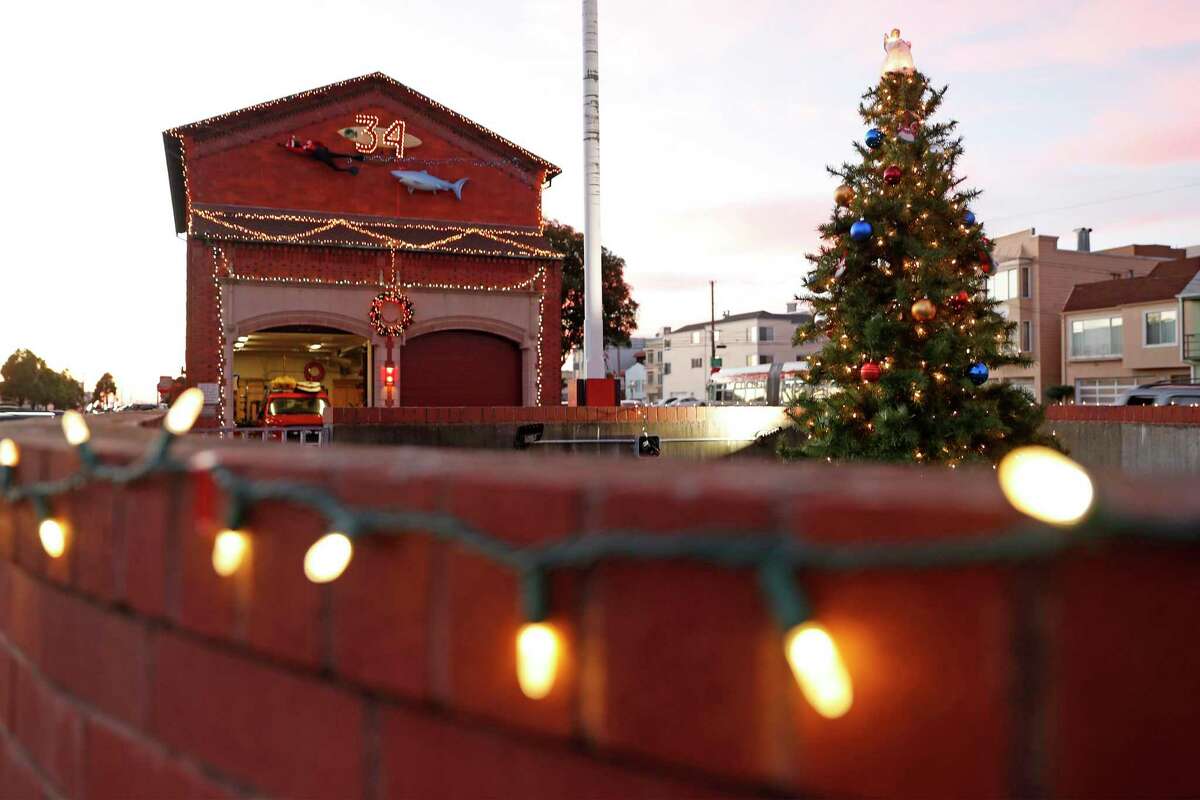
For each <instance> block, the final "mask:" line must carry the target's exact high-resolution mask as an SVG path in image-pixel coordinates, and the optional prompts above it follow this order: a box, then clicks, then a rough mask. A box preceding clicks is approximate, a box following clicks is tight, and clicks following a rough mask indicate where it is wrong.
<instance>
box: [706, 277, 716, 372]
mask: <svg viewBox="0 0 1200 800" xmlns="http://www.w3.org/2000/svg"><path fill="white" fill-rule="evenodd" d="M708 338H709V339H710V341H711V342H712V356H711V357H712V361H710V362H709V363H708V366H709V369H712V368H713V367H715V366H716V365H717V282H716V281H709V282H708Z"/></svg>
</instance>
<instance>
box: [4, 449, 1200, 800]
mask: <svg viewBox="0 0 1200 800" xmlns="http://www.w3.org/2000/svg"><path fill="white" fill-rule="evenodd" d="M10 431H11V432H12V433H16V435H17V437H18V439H19V441H20V442H21V444H22V446H23V460H22V464H21V467H20V469H19V479H20V480H22V481H24V480H32V479H36V478H39V477H53V476H56V475H60V474H62V473H64V472H65V471H68V470H70V469H72V468H73V466H74V455H73V454H72V453H70V452H68V451H67V449H66V446H65V445H63V444H60V442H61V439H60V438H59V437H58V436H57V435H54V434H52V433H49V432H47V433H45V434H42V433H40V432H39V431H38V430H37V427H36V426H22V427H21V428H19V429H18V428H10V429H7V430H6V433H9V432H10ZM10 435H11V434H10ZM145 435H147V434H144V433H142V432H138V431H125V430H122V431H111V432H105V431H103V430H98V431H97V432H96V436H95V440H94V441H95V445H96V448H97V450H98V451H99V452H100V453H101V455H102V456H104V457H105V458H108V459H128V458H130V457H131V456H132V455H133V454H134V453H135V452H136V451H137V450H138V449H139V448H140V445H141V443H143V442H144V439H141V438H139V437H143V436H145ZM185 444H186V447H184V448H182V449H183V450H188V449H190V450H193V451H195V450H198V449H201V448H204V447H206V446H208V443H205V442H202V441H190V442H187V443H185ZM218 449H219V452H220V454H221V456H222V458H223V459H224V460H225V462H226V463H227V464H229V465H230V466H231V467H233V468H235V469H238V470H244V471H246V472H248V473H253V474H255V475H257V476H259V477H272V476H274V477H284V476H286V477H290V478H302V479H304V480H308V481H312V482H313V483H314V484H321V485H325V486H329V487H331V488H332V489H334V490H335V491H337V492H338V493H340V494H341V495H342V496H343V497H345V498H347V499H350V500H353V501H355V502H359V503H366V504H379V505H388V506H393V507H403V508H412V509H427V510H431V509H433V510H444V511H451V512H454V513H456V514H460V515H462V516H463V517H465V518H467V519H468V520H470V521H471V522H473V523H474V524H475V525H477V526H479V527H481V528H484V529H486V530H488V531H490V532H492V533H494V534H496V535H499V536H503V537H505V538H508V539H510V540H512V541H518V542H533V541H539V540H544V539H547V538H552V537H559V536H563V535H568V534H570V533H573V532H578V531H585V530H589V529H599V528H605V527H623V526H637V527H642V528H649V529H659V530H663V531H668V530H676V529H683V530H692V531H697V532H700V531H703V530H705V529H709V528H711V527H712V526H720V527H725V528H728V527H734V528H740V529H752V528H753V529H759V530H775V531H789V532H792V533H793V534H795V535H803V536H806V537H811V538H812V539H816V540H822V541H843V542H849V541H862V540H868V539H870V540H884V541H888V540H901V539H905V540H911V539H922V540H934V539H938V538H940V537H945V536H948V535H953V534H959V533H964V532H967V533H970V532H977V533H979V534H984V533H987V532H989V531H993V530H996V529H997V528H1000V527H1003V526H1005V525H1008V524H1010V523H1012V522H1014V521H1015V517H1014V513H1013V512H1012V511H1011V510H1010V509H1009V508H1008V507H1007V506H1006V505H1005V504H1004V502H1003V500H1002V498H1001V497H1000V495H999V493H998V491H997V490H996V489H995V484H994V476H993V473H992V472H991V471H990V470H985V471H981V472H980V471H967V470H960V471H957V472H941V471H938V472H931V471H922V470H909V469H884V468H874V467H860V468H853V469H850V468H826V467H824V466H823V465H805V466H764V465H751V464H742V465H737V466H732V465H697V466H695V467H689V468H688V469H686V470H681V469H673V470H672V471H671V472H670V473H667V472H666V471H664V470H662V469H660V468H659V467H657V466H656V465H655V464H629V463H619V464H618V463H608V462H599V461H592V460H586V459H575V460H562V461H555V462H554V463H553V464H551V463H550V462H549V461H547V460H545V459H537V460H535V459H531V458H525V457H522V456H521V455H515V454H506V455H499V454H487V453H454V452H444V451H422V450H395V449H383V448H375V449H340V448H335V449H333V450H324V451H317V450H303V451H301V450H298V449H290V448H283V447H278V448H264V447H262V446H261V445H240V446H239V445H230V446H225V447H220V448H218ZM547 467H552V468H550V469H548V468H547ZM1101 491H1102V492H1103V493H1104V495H1105V496H1106V497H1107V498H1109V499H1110V501H1111V502H1112V503H1113V504H1115V505H1116V506H1118V507H1124V508H1137V509H1138V510H1140V511H1142V512H1159V513H1163V514H1179V513H1192V514H1196V513H1197V512H1200V498H1197V494H1196V492H1195V491H1194V482H1192V481H1187V480H1183V481H1170V480H1162V479H1160V480H1156V481H1154V482H1153V483H1145V484H1137V483H1135V482H1131V481H1128V482H1127V481H1116V482H1111V481H1108V482H1106V481H1102V482H1101ZM219 510H220V507H219V503H218V501H217V498H216V497H214V492H213V490H212V487H211V485H209V484H208V483H207V482H206V481H204V480H201V479H197V478H190V477H174V478H156V479H154V480H153V481H151V482H149V483H146V484H143V485H139V486H136V487H131V488H127V489H123V490H111V489H108V488H104V487H101V488H97V489H89V490H87V491H86V492H83V493H80V494H78V495H76V496H73V497H72V498H70V500H69V501H64V502H63V503H61V504H60V505H58V506H56V508H55V512H56V513H59V514H61V515H63V516H64V517H65V518H67V519H68V520H69V522H70V524H71V525H72V527H73V529H74V531H75V535H74V540H73V543H72V545H71V547H70V549H69V550H68V552H67V554H66V555H65V556H63V558H61V559H58V560H50V559H48V558H47V557H45V556H44V555H43V553H42V550H41V548H40V547H39V546H38V542H37V537H36V531H35V521H34V520H33V519H32V518H31V516H30V514H29V513H28V511H27V509H26V507H24V506H22V507H20V508H18V509H16V510H13V509H11V508H9V507H7V506H2V505H0V787H3V789H4V791H3V792H0V796H3V797H5V798H8V797H41V796H51V797H71V798H85V800H97V799H98V798H109V797H138V796H144V797H159V798H162V797H171V798H176V797H178V798H185V797H204V798H207V797H251V796H254V797H258V796H265V797H306V798H310V797H311V798H317V797H337V798H358V797H362V798H371V799H375V798H387V797H419V798H438V797H481V796H494V797H522V798H537V797H548V798H555V797H596V798H614V797H622V798H626V797H653V798H661V797H672V796H687V797H729V796H747V795H760V794H763V795H771V794H785V795H795V794H804V793H812V794H817V795H821V796H839V797H850V796H903V797H917V796H920V797H956V798H957V797H985V796H986V797H997V796H1030V795H1039V794H1044V795H1055V796H1076V797H1079V796H1110V797H1115V796H1122V797H1124V796H1139V797H1171V796H1174V797H1179V796H1190V795H1196V794H1198V793H1200V773H1198V772H1197V771H1196V770H1195V769H1194V752H1193V751H1194V747H1193V744H1192V743H1193V742H1194V733H1195V726H1196V720H1197V719H1198V718H1200V699H1198V698H1200V643H1198V642H1197V640H1196V638H1195V637H1194V636H1193V635H1192V632H1193V631H1194V628H1195V621H1194V613H1195V608H1196V607H1197V605H1198V604H1200V581H1197V580H1196V579H1195V576H1196V574H1197V567H1200V553H1197V552H1196V550H1195V549H1192V550H1186V551H1185V550H1180V549H1169V550H1166V549H1157V548H1153V547H1149V546H1145V545H1132V544H1130V545H1122V546H1097V547H1095V548H1093V549H1092V550H1090V551H1089V552H1087V553H1086V554H1080V555H1075V556H1072V557H1069V558H1067V559H1064V560H1061V561H1059V562H1055V563H1050V564H1045V565H1040V566H1029V567H1019V568H1001V567H994V568H974V569H956V570H939V571H932V572H924V573H916V572H908V573H897V572H873V573H871V572H868V573H860V574H851V575H811V576H807V577H805V578H804V580H805V585H806V587H807V589H808V591H809V594H810V595H811V599H812V601H813V603H814V605H815V608H816V610H817V615H818V616H819V618H820V619H821V621H822V622H823V623H824V624H825V625H826V626H827V627H828V628H829V630H830V631H831V633H832V634H833V636H834V637H835V638H836V639H837V640H838V642H839V644H840V646H841V648H842V651H843V654H844V657H845V658H846V661H847V666H848V668H849V670H850V672H851V673H852V675H853V677H854V681H855V705H854V707H853V708H852V709H851V711H850V712H849V714H848V715H847V716H845V717H843V718H841V719H839V720H833V721H830V720H825V719H822V718H820V717H818V716H817V715H816V714H815V713H814V712H813V711H812V710H811V709H810V708H809V707H808V706H807V705H806V704H805V702H804V701H803V699H802V698H801V697H800V695H799V692H798V691H797V689H796V687H795V685H794V683H793V682H792V680H791V677H790V674H789V672H788V669H787V666H786V664H785V662H784V660H783V658H782V654H781V648H780V642H779V635H778V633H777V631H776V630H775V629H774V627H773V624H772V622H771V621H770V620H769V619H768V617H767V614H766V612H765V610H764V608H763V607H762V603H761V600H760V598H759V594H758V591H757V588H756V585H755V580H754V577H753V576H751V575H749V574H743V573H736V572H725V571H721V570H717V569H714V568H711V567H704V566H697V565H691V564H683V563H679V564H667V565H663V564H659V565H645V564H632V563H629V564H626V563H620V564H617V563H614V564H606V565H604V566H602V567H598V568H596V569H593V570H589V571H586V572H580V573H574V574H564V575H561V576H560V577H558V578H556V579H555V581H554V582H553V592H552V598H551V605H552V612H553V621H554V622H555V623H556V624H557V625H559V626H560V628H561V630H562V631H563V632H564V634H565V637H566V640H567V643H568V653H569V657H568V658H567V659H566V663H565V664H564V666H563V668H562V669H561V670H560V675H559V679H558V681H557V683H556V685H555V688H554V690H553V691H552V692H551V694H550V696H549V697H548V698H546V699H545V700H543V701H540V702H534V701H530V700H527V699H525V698H524V696H523V695H521V693H520V691H519V690H518V687H517V683H516V679H515V677H514V670H513V636H514V632H515V629H516V626H517V625H518V623H519V620H518V618H517V614H516V587H515V584H514V582H513V580H512V578H511V576H509V575H508V574H507V573H505V572H502V571H500V570H499V569H497V568H496V567H494V566H492V565H490V564H489V563H487V562H484V561H482V560H480V559H478V558H475V557H473V556H470V555H467V554H465V553H463V552H461V551H459V550H456V549H454V548H450V547H446V546H443V545H438V544H434V543H431V542H429V541H428V540H424V539H416V540H404V541H396V540H368V541H364V542H362V543H361V544H360V545H359V546H357V547H356V551H355V556H354V561H353V562H352V563H351V565H350V568H349V569H348V570H347V572H346V574H345V575H344V576H343V577H342V578H341V579H340V580H338V581H337V582H336V583H334V584H331V585H328V586H324V587H319V586H316V585H314V584H311V583H308V582H307V581H306V580H305V579H304V577H303V575H302V572H301V560H302V557H303V553H304V550H305V548H306V547H307V546H308V544H309V543H311V541H312V540H313V539H314V538H315V537H316V536H317V535H319V534H320V533H321V532H322V530H323V529H324V523H323V522H322V521H321V520H319V519H316V518H314V517H313V516H312V515H311V514H308V513H306V512H301V511H298V510H296V509H294V508H289V507H284V506H280V505H273V506H271V507H262V508H260V509H258V510H257V511H256V512H255V514H254V515H253V517H252V518H251V519H250V520H249V523H248V526H247V527H248V528H249V529H250V530H251V531H252V532H253V536H254V540H253V542H254V543H253V548H254V549H253V555H252V560H251V563H250V564H249V565H248V568H247V569H244V570H243V572H241V573H239V574H238V575H237V576H236V577H235V578H233V579H220V578H218V577H217V576H216V575H215V574H214V573H213V571H212V568H211V565H210V548H211V543H212V538H213V535H214V533H215V530H216V527H217V523H216V522H215V520H214V516H215V515H216V514H217V512H219ZM1063 535H1065V536H1069V535H1071V534H1070V533H1064V534H1063ZM802 577H803V576H802Z"/></svg>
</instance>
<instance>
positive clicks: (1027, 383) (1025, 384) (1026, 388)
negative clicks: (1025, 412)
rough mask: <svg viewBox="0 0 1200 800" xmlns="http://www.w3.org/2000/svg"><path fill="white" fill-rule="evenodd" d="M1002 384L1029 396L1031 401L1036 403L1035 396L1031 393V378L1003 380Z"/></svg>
mask: <svg viewBox="0 0 1200 800" xmlns="http://www.w3.org/2000/svg"><path fill="white" fill-rule="evenodd" d="M1002 383H1006V384H1008V385H1010V386H1013V387H1015V388H1017V389H1020V390H1021V391H1022V392H1024V393H1025V394H1027V395H1028V396H1029V399H1030V400H1031V401H1035V402H1036V401H1037V396H1036V395H1035V394H1034V392H1033V378H1005V379H1004V380H1003V381H1002Z"/></svg>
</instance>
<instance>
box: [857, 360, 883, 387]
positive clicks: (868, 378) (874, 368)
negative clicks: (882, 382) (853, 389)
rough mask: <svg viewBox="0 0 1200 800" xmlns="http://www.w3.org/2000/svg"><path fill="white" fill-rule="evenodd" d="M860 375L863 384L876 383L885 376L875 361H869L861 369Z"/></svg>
mask: <svg viewBox="0 0 1200 800" xmlns="http://www.w3.org/2000/svg"><path fill="white" fill-rule="evenodd" d="M858 375H859V377H860V378H862V379H863V383H875V382H876V381H877V380H879V378H880V376H882V375H883V371H882V370H880V369H879V365H878V364H876V363H875V362H874V361H868V362H866V363H865V364H863V365H862V367H860V368H859V370H858Z"/></svg>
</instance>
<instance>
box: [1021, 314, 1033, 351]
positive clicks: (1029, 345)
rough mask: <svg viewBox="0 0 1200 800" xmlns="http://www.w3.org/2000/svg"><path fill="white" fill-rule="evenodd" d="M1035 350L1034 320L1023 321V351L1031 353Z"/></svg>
mask: <svg viewBox="0 0 1200 800" xmlns="http://www.w3.org/2000/svg"><path fill="white" fill-rule="evenodd" d="M1032 350H1033V322H1032V321H1031V320H1022V321H1021V351H1022V352H1024V353H1029V352H1031V351H1032Z"/></svg>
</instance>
